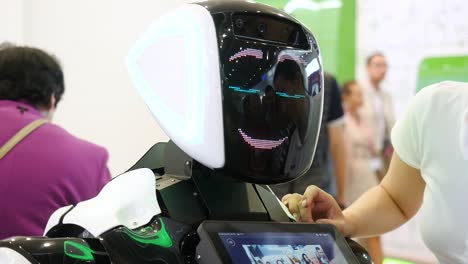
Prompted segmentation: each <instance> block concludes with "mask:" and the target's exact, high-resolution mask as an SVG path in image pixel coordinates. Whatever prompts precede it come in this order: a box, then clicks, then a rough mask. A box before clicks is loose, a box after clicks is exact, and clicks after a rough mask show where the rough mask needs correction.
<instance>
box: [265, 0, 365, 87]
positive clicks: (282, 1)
mask: <svg viewBox="0 0 468 264" xmlns="http://www.w3.org/2000/svg"><path fill="white" fill-rule="evenodd" d="M257 2H260V3H264V4H268V5H271V6H274V7H276V8H279V9H282V10H284V11H285V12H286V13H289V14H291V15H292V16H293V17H294V18H296V19H297V20H299V21H300V22H301V23H302V24H304V25H305V26H306V27H307V28H309V29H310V31H311V32H312V33H313V34H314V35H315V37H316V38H317V41H318V43H319V46H320V50H321V52H322V59H323V67H324V69H325V71H327V72H329V73H331V74H334V75H335V76H336V77H337V79H338V81H339V82H340V83H343V82H345V81H348V80H353V79H355V64H356V0H257Z"/></svg>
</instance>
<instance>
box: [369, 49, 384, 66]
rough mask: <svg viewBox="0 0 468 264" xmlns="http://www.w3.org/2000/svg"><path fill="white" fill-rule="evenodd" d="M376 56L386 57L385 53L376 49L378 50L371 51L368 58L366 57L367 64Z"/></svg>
mask: <svg viewBox="0 0 468 264" xmlns="http://www.w3.org/2000/svg"><path fill="white" fill-rule="evenodd" d="M375 57H384V58H385V55H384V54H383V53H382V52H380V51H376V52H373V53H371V54H370V55H369V56H367V59H366V62H367V66H369V65H370V64H371V62H372V59H374V58H375Z"/></svg>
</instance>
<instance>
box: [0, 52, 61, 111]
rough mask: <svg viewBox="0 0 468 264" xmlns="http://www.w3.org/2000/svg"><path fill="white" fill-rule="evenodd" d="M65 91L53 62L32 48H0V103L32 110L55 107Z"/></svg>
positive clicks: (49, 57)
mask: <svg viewBox="0 0 468 264" xmlns="http://www.w3.org/2000/svg"><path fill="white" fill-rule="evenodd" d="M64 91H65V87H64V81H63V72H62V69H61V67H60V64H59V62H58V61H57V59H56V58H55V57H54V56H52V55H50V54H47V53H46V52H44V51H42V50H40V49H37V48H32V47H18V46H14V45H11V44H7V45H5V44H4V45H2V48H0V100H12V101H25V102H27V103H30V104H32V105H34V106H36V107H47V108H48V107H50V106H51V105H50V103H51V102H50V98H51V97H52V95H54V97H55V105H57V103H58V102H59V101H60V99H61V98H62V95H63V93H64Z"/></svg>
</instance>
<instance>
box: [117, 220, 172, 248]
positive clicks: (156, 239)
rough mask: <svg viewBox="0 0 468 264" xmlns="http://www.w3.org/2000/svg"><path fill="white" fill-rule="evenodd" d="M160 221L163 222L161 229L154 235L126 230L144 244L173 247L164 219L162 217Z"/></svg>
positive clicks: (134, 238) (130, 235)
mask: <svg viewBox="0 0 468 264" xmlns="http://www.w3.org/2000/svg"><path fill="white" fill-rule="evenodd" d="M159 221H160V222H161V229H160V230H159V231H158V232H156V234H154V235H152V236H143V235H139V234H136V233H135V232H133V231H131V230H129V229H127V230H126V234H127V235H128V236H129V237H130V238H132V239H133V240H135V241H138V242H140V243H143V244H152V245H156V246H160V247H163V248H170V247H172V239H171V237H170V236H169V234H168V233H167V230H166V226H165V224H164V221H163V220H162V219H161V218H159Z"/></svg>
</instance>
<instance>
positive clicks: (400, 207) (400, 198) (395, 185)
mask: <svg viewBox="0 0 468 264" xmlns="http://www.w3.org/2000/svg"><path fill="white" fill-rule="evenodd" d="M425 186H426V184H425V182H424V180H423V179H422V177H421V174H420V171H419V170H418V169H415V168H413V167H411V166H409V165H407V164H406V163H405V162H403V161H402V160H401V159H400V157H399V156H398V155H397V154H394V155H393V157H392V161H391V163H390V168H389V170H388V172H387V174H386V176H385V177H384V179H383V180H382V182H381V183H380V185H378V186H376V187H374V188H372V189H370V190H369V191H368V192H366V193H365V194H364V195H363V196H361V197H360V198H359V199H358V200H357V201H356V202H355V203H353V204H352V205H351V206H350V207H349V208H347V209H346V210H345V211H344V212H343V215H344V218H345V219H346V220H345V221H346V222H348V224H347V225H348V226H349V229H348V230H346V235H348V236H351V237H353V236H373V235H378V234H382V233H385V232H388V231H391V230H393V229H395V228H397V227H399V226H401V225H402V224H404V223H405V222H407V221H408V220H409V219H411V218H412V217H413V216H414V215H415V214H416V212H417V211H418V210H419V208H420V207H421V204H422V200H423V194H424V188H425Z"/></svg>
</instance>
